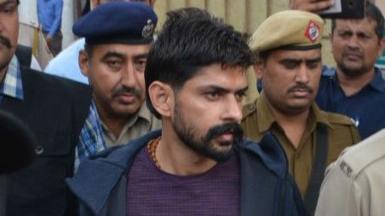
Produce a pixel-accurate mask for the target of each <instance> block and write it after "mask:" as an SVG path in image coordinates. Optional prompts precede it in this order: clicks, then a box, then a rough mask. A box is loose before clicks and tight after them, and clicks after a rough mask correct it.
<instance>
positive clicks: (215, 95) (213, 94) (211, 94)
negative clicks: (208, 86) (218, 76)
mask: <svg viewBox="0 0 385 216" xmlns="http://www.w3.org/2000/svg"><path fill="white" fill-rule="evenodd" d="M205 96H206V98H207V99H208V100H209V101H216V100H218V99H219V98H220V96H221V93H220V92H219V91H216V90H213V91H208V92H206V93H205Z"/></svg>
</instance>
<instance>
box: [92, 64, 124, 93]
mask: <svg viewBox="0 0 385 216" xmlns="http://www.w3.org/2000/svg"><path fill="white" fill-rule="evenodd" d="M91 70H92V69H91ZM119 77H120V76H119V74H118V73H116V74H115V73H105V72H101V71H92V72H91V76H90V79H91V82H92V85H93V88H95V90H97V91H99V92H104V94H110V93H111V92H112V91H113V90H114V89H115V88H116V87H117V86H118V84H119V80H120V78H119Z"/></svg>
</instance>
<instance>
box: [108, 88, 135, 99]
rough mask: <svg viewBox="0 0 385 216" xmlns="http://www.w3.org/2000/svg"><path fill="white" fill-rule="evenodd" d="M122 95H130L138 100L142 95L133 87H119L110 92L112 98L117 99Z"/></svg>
mask: <svg viewBox="0 0 385 216" xmlns="http://www.w3.org/2000/svg"><path fill="white" fill-rule="evenodd" d="M123 94H132V95H134V96H135V97H137V98H140V96H141V95H142V91H141V90H140V89H138V88H135V87H125V86H121V87H118V88H116V89H114V91H113V92H112V97H117V96H120V95H123Z"/></svg>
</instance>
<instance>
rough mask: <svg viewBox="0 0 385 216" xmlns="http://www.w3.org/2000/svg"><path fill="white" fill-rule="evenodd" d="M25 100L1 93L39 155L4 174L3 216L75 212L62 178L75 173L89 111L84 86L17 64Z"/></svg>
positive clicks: (88, 93) (52, 215)
mask: <svg viewBox="0 0 385 216" xmlns="http://www.w3.org/2000/svg"><path fill="white" fill-rule="evenodd" d="M21 75H22V83H23V93H24V100H23V101H20V100H16V99H13V98H10V97H7V96H4V97H3V99H2V101H1V104H0V109H2V110H7V111H9V112H11V113H13V114H15V115H16V116H18V117H19V118H20V119H21V120H23V121H24V122H25V124H26V125H27V126H29V127H30V128H31V130H32V132H33V133H34V135H35V136H36V138H37V141H38V142H37V143H38V144H37V146H36V147H35V151H36V154H37V158H36V159H35V161H34V162H33V163H32V164H31V165H30V166H28V167H27V168H24V169H22V170H21V171H18V172H16V173H14V174H11V175H9V176H8V182H7V200H6V202H7V206H6V211H7V214H6V215H7V216H21V215H23V216H29V215H31V216H35V215H36V216H56V215H57V216H63V215H74V214H75V213H74V212H75V211H77V210H76V205H75V204H76V202H75V201H74V199H73V197H71V195H70V192H69V190H68V188H67V187H66V185H65V182H64V179H65V178H66V177H69V176H72V175H73V164H74V150H75V146H76V145H77V142H78V137H79V133H80V130H81V128H82V127H83V122H84V120H85V118H86V117H87V115H88V112H89V106H90V102H91V90H90V89H89V87H88V86H86V85H83V84H79V83H76V82H73V81H70V80H66V79H62V78H58V77H55V76H51V75H47V74H44V73H41V72H37V71H33V70H31V69H29V68H24V67H21Z"/></svg>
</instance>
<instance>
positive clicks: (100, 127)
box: [73, 2, 161, 160]
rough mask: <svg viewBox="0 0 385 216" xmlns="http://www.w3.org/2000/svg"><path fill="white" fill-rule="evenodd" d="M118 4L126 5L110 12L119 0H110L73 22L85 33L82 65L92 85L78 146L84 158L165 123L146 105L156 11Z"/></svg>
mask: <svg viewBox="0 0 385 216" xmlns="http://www.w3.org/2000/svg"><path fill="white" fill-rule="evenodd" d="M118 5H121V6H122V8H124V9H125V10H119V11H116V13H114V14H113V15H111V14H110V13H111V9H110V8H114V7H115V8H116V4H112V2H111V3H107V4H105V6H104V5H103V7H102V8H100V7H97V8H95V10H93V11H92V12H91V13H89V14H88V15H86V16H84V17H83V18H81V19H80V20H79V21H78V22H76V23H75V24H74V26H73V31H74V33H75V34H76V35H77V36H79V37H84V38H85V49H84V50H82V51H81V52H80V53H79V66H80V68H81V69H82V73H83V74H84V75H85V76H87V77H88V80H89V83H90V85H91V87H92V90H93V103H92V105H91V108H90V114H89V115H88V117H87V119H86V123H85V124H84V127H83V129H82V131H81V134H80V142H79V145H78V148H77V149H78V156H79V159H80V160H81V159H83V158H85V157H88V156H91V155H93V154H95V153H97V152H99V151H102V150H104V149H106V148H108V147H112V146H116V145H121V144H127V143H128V142H129V141H130V140H131V139H134V138H137V137H139V136H141V135H143V134H145V133H146V132H148V131H150V130H152V129H155V128H159V127H160V124H161V123H160V121H159V120H158V119H156V118H155V117H154V116H153V115H152V114H151V113H150V112H149V110H148V109H147V107H146V105H145V104H144V99H145V84H144V69H145V66H146V61H147V55H148V53H149V50H150V48H151V46H152V42H153V32H154V29H155V26H156V23H157V16H156V14H155V12H154V11H153V10H152V8H151V7H149V6H148V5H146V4H143V3H138V2H120V4H118ZM94 11H95V12H94Z"/></svg>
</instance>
